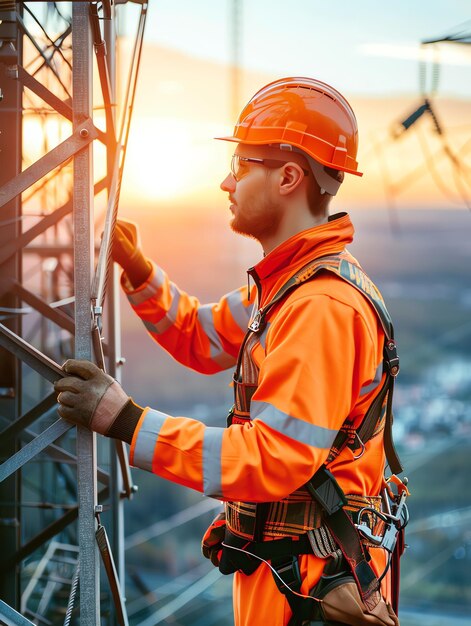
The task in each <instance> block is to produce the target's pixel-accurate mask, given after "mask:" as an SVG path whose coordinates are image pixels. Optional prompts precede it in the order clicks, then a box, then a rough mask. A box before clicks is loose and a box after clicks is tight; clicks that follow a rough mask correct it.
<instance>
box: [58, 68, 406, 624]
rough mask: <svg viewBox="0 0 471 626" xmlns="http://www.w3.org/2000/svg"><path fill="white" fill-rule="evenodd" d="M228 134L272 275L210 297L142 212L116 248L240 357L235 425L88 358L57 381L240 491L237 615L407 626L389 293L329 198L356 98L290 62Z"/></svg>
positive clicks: (64, 409)
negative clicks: (172, 411) (145, 398)
mask: <svg viewBox="0 0 471 626" xmlns="http://www.w3.org/2000/svg"><path fill="white" fill-rule="evenodd" d="M222 139H225V140H228V141H232V142H234V143H235V144H236V146H235V152H234V156H233V159H232V164H231V172H230V174H228V176H227V177H226V178H225V179H224V181H223V182H222V183H221V189H222V190H223V191H225V192H227V194H228V196H229V200H230V203H231V204H230V210H231V212H232V214H233V217H232V223H231V226H232V229H233V230H234V231H236V232H238V233H241V234H244V235H248V236H249V237H253V238H255V239H256V240H258V241H259V242H260V244H261V246H262V248H263V252H264V257H263V259H262V260H261V261H260V262H259V263H258V264H257V265H256V266H255V267H254V268H251V269H250V270H249V276H250V278H251V279H252V280H253V281H254V283H255V286H256V288H255V289H254V288H252V289H249V288H248V287H242V288H240V289H237V290H235V291H233V292H231V293H229V294H228V295H226V296H224V297H223V298H222V299H221V300H220V301H219V302H218V303H216V304H210V305H201V304H200V303H199V302H198V301H197V300H196V299H195V298H193V297H190V296H188V295H187V294H186V293H184V292H182V291H181V290H179V289H178V287H177V286H176V285H175V284H174V283H172V282H170V281H169V279H168V277H167V276H166V274H165V273H164V272H163V271H162V270H161V269H160V268H159V267H157V266H156V265H155V264H153V263H152V262H150V261H149V260H148V259H146V258H145V257H144V255H143V253H142V251H141V250H140V248H139V246H138V245H137V231H136V229H135V227H134V226H133V225H130V224H129V223H124V222H120V223H118V227H117V234H116V240H115V244H114V253H113V254H114V258H115V260H117V261H118V262H119V263H120V264H121V266H122V267H123V270H124V272H123V276H122V285H123V288H124V290H125V291H126V293H127V295H128V298H129V301H130V303H131V305H132V307H133V308H134V310H135V311H136V313H137V314H138V315H139V316H140V317H141V319H142V320H143V322H144V325H145V327H146V328H147V330H148V332H149V333H150V335H151V336H152V338H153V339H155V340H156V341H157V342H158V343H159V344H160V345H161V346H162V347H164V348H165V349H166V350H168V351H169V352H170V354H172V355H173V356H174V357H175V358H176V359H177V360H179V361H180V362H181V363H183V364H184V365H186V366H188V367H191V368H193V369H195V370H197V371H200V372H203V373H206V374H209V373H214V372H218V371H221V370H223V369H228V368H233V367H234V366H236V371H235V374H234V390H235V404H234V407H233V409H232V411H231V413H230V415H229V418H228V424H229V425H228V427H227V428H223V427H221V428H215V427H207V426H205V425H204V424H202V423H200V422H198V421H196V420H193V419H189V418H186V417H171V416H168V415H166V414H164V413H161V412H159V411H158V410H155V409H151V408H146V409H143V408H142V407H140V406H138V405H136V404H135V403H134V402H133V401H132V400H131V399H130V398H129V397H128V396H127V394H126V393H125V392H124V391H123V390H122V388H121V387H120V386H119V385H118V383H117V382H116V381H114V380H113V379H111V378H110V377H109V376H107V375H105V374H103V373H102V372H101V371H100V370H99V369H98V368H97V367H96V366H94V365H93V364H91V363H88V362H85V361H75V360H70V361H67V362H66V363H65V365H64V370H65V371H66V373H67V374H69V376H68V377H66V378H64V379H62V380H60V381H58V382H57V384H56V390H57V391H58V392H59V395H58V401H59V402H60V405H61V406H60V408H59V413H60V415H61V416H62V417H64V418H65V419H68V420H71V421H74V422H76V423H79V424H83V425H86V426H88V427H90V428H92V429H93V430H95V431H97V432H100V433H102V434H104V435H106V436H110V437H114V438H118V439H122V440H124V441H127V442H128V443H129V444H131V453H130V460H131V463H132V464H134V465H135V466H137V467H141V468H143V469H146V470H148V471H151V472H154V473H155V474H158V475H160V476H162V477H164V478H167V479H168V480H171V481H173V482H176V483H179V484H182V485H186V486H188V487H191V488H193V489H196V490H198V491H200V492H203V493H204V494H205V495H207V496H210V497H213V498H218V499H220V500H223V501H224V502H225V514H224V515H220V516H218V518H216V520H215V521H214V523H213V524H212V526H211V527H210V528H209V529H208V531H207V533H206V535H205V537H204V540H203V552H204V554H205V556H207V557H208V558H210V559H211V560H212V562H213V563H214V564H215V565H217V566H219V567H220V569H221V571H222V572H223V573H231V572H234V571H235V576H234V613H235V623H236V625H237V626H249V625H250V626H253V625H254V624H260V625H262V624H263V625H265V624H271V625H273V626H275V625H280V626H282V625H283V626H284V625H286V624H290V625H294V624H308V623H312V624H382V625H383V626H394V625H397V624H398V621H397V618H396V616H395V614H394V611H393V610H392V608H391V606H390V605H389V601H390V599H391V590H390V585H389V572H388V573H387V574H384V572H385V571H386V570H387V563H386V561H387V556H386V551H385V550H384V549H383V548H382V547H378V545H379V544H380V543H381V541H378V540H377V539H378V537H380V536H381V532H383V533H384V535H385V534H386V531H385V528H390V529H392V530H394V527H393V526H392V525H391V524H389V523H388V519H389V518H386V517H385V516H384V515H383V518H381V517H380V514H381V493H382V491H383V489H384V486H385V483H384V479H383V471H384V466H385V446H384V445H383V433H384V432H386V435H387V439H389V427H390V422H391V417H390V406H388V405H387V400H388V398H389V400H391V395H392V380H393V376H394V375H395V374H396V373H397V370H398V366H397V363H398V362H397V355H396V353H395V344H394V341H393V340H392V327H391V326H390V320H389V317H388V315H387V311H386V309H385V308H384V304H383V302H382V299H381V296H380V295H379V293H378V292H377V290H376V288H375V287H374V285H373V284H372V283H371V281H369V279H368V278H367V277H366V276H365V275H364V274H363V272H362V270H361V268H360V267H359V266H358V263H357V262H356V261H355V259H354V258H353V257H351V255H350V254H349V253H348V252H347V251H346V250H345V246H346V245H348V244H349V243H350V242H351V241H352V238H353V226H352V224H351V222H350V219H349V217H348V215H347V214H345V213H340V214H337V215H333V216H331V217H329V215H328V209H329V204H330V201H331V199H332V197H333V196H334V195H335V194H336V193H337V190H338V188H339V187H340V184H341V183H342V181H343V177H344V173H351V174H355V175H361V174H360V173H359V172H358V171H357V162H356V160H355V159H356V153H357V125H356V120H355V116H354V113H353V111H352V109H351V107H350V105H349V104H348V102H347V101H346V100H345V98H343V96H342V95H341V94H340V93H338V92H337V91H336V90H335V89H333V88H332V87H330V86H329V85H326V84H324V83H322V82H320V81H317V80H314V79H309V78H287V79H282V80H279V81H275V82H274V83H271V84H269V85H267V86H266V87H264V88H263V89H261V90H260V91H259V92H257V94H255V96H254V97H253V98H252V99H251V101H250V102H249V103H248V104H247V106H246V107H245V108H244V110H243V111H242V114H241V116H240V118H239V120H238V122H237V124H236V127H235V130H234V135H233V136H231V137H224V138H222ZM288 281H289V282H288ZM255 301H256V306H254V303H255ZM248 326H249V330H247V327H248ZM385 338H386V343H385ZM385 345H387V346H388V351H385V350H386V349H385ZM385 354H386V356H384V355H385ZM157 388H158V386H157ZM156 400H157V401H158V393H157V398H156ZM387 448H388V449H389V452H388V461H389V464H390V465H391V461H390V460H389V458H390V457H391V458H392V459H393V461H392V465H393V466H395V467H398V466H399V464H398V462H396V458H395V457H394V449H393V448H392V446H391V445H389V446H387ZM387 451H388V450H387ZM326 469H328V470H329V471H326ZM399 469H400V467H399ZM329 472H330V473H329ZM389 491H390V490H389ZM401 493H402V492H401ZM345 494H346V495H345ZM393 503H394V501H393ZM353 521H354V522H355V523H356V524H358V525H359V526H360V528H363V534H361V533H360V532H358V531H357V530H356V528H355V526H353V523H352V522H353ZM380 527H381V528H382V531H381V528H380ZM367 536H369V537H370V539H371V538H372V537H376V542H375V541H373V540H368V539H366V537H367ZM394 537H395V535H394ZM393 543H394V541H393V542H392V543H391V544H390V545H389V551H390V552H392V551H393ZM323 573H324V575H323V577H322V578H321V575H322V574H323ZM378 578H379V579H382V580H381V586H380V580H378ZM379 590H380V591H379ZM385 599H386V601H388V602H385ZM330 620H332V621H330Z"/></svg>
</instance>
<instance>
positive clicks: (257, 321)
mask: <svg viewBox="0 0 471 626" xmlns="http://www.w3.org/2000/svg"><path fill="white" fill-rule="evenodd" d="M261 321H262V310H261V309H259V310H258V311H257V313H256V315H255V317H254V318H253V320H252V322H251V323H250V325H249V328H250V330H252V331H253V332H254V333H256V332H257V331H258V330H259V328H260V323H261Z"/></svg>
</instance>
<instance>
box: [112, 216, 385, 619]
mask: <svg viewBox="0 0 471 626" xmlns="http://www.w3.org/2000/svg"><path fill="white" fill-rule="evenodd" d="M353 232H354V231H353V226H352V224H351V221H350V219H349V217H348V215H346V214H338V215H336V216H333V217H332V218H330V220H329V222H327V223H325V224H322V225H320V226H316V227H314V228H311V229H309V230H306V231H303V232H301V233H298V234H296V235H294V236H293V237H291V238H290V239H288V240H287V241H285V242H284V243H282V244H281V245H280V246H278V247H277V248H275V249H274V250H273V251H272V252H271V253H270V254H268V255H267V256H266V257H265V258H264V259H263V260H262V261H260V262H259V263H258V264H257V265H256V266H255V268H253V270H252V272H251V275H252V276H253V277H254V278H255V282H256V284H257V291H258V303H257V304H258V306H263V305H264V304H265V303H267V302H268V301H269V300H270V299H271V298H272V297H273V296H274V295H275V293H276V292H277V291H278V289H279V288H280V287H281V286H282V285H283V284H284V283H285V282H286V281H287V280H288V278H289V277H290V276H292V275H293V274H295V273H296V272H297V271H298V270H299V269H301V268H302V267H303V266H304V265H306V263H308V262H309V261H311V260H313V259H315V258H318V257H320V256H324V255H327V254H334V253H338V252H341V251H342V250H344V248H345V246H346V245H348V244H349V243H350V242H351V241H352V239H353ZM123 286H124V288H125V291H126V292H127V295H128V298H129V301H130V303H131V305H132V307H133V308H134V310H135V311H136V313H137V314H138V315H139V317H140V318H141V319H142V320H143V322H144V325H145V327H146V329H147V330H148V332H149V333H150V335H151V336H152V338H153V339H155V340H156V341H157V342H158V343H159V344H160V345H161V346H162V347H164V348H165V349H166V350H167V351H168V352H169V353H170V354H171V355H172V356H174V357H175V358H176V359H177V360H178V361H180V362H181V363H183V364H184V365H186V366H188V367H191V368H193V369H195V370H197V371H199V372H203V373H205V374H210V373H214V372H218V371H221V370H224V369H227V368H230V367H233V366H234V365H235V363H236V360H237V355H238V351H239V347H240V344H241V341H242V339H243V337H244V335H245V332H246V329H247V325H248V323H249V321H250V318H251V315H252V314H253V312H254V294H252V298H250V299H249V295H248V290H247V288H246V287H243V288H240V289H237V290H235V291H233V292H231V293H229V294H228V295H226V296H224V297H223V298H222V299H221V300H220V301H219V302H218V303H215V304H207V305H201V304H200V303H199V302H198V300H197V299H196V298H194V297H191V296H189V295H187V294H186V293H184V292H182V291H181V290H179V289H178V287H177V286H176V285H175V284H173V283H172V282H170V281H169V279H168V277H167V276H166V274H165V273H164V272H163V271H162V270H161V269H160V268H157V267H154V270H153V272H152V274H151V275H150V277H149V279H148V280H147V282H146V283H144V284H143V285H142V286H140V287H139V288H138V289H135V290H132V289H131V288H130V286H129V285H127V284H126V281H125V280H123ZM252 291H255V290H252ZM267 320H268V324H267V326H266V328H265V330H264V332H263V333H262V334H261V336H260V341H259V342H258V343H257V344H256V345H255V347H254V349H253V354H252V356H253V360H254V362H255V363H256V365H257V366H258V369H259V372H260V373H259V381H258V388H257V390H256V391H255V393H254V395H253V397H252V402H251V418H252V421H251V422H250V423H248V424H245V425H239V424H234V425H233V426H231V427H229V428H224V427H223V425H221V427H220V428H218V427H209V426H205V425H204V424H203V423H201V422H199V421H197V420H194V419H190V418H187V417H172V416H169V415H166V414H164V413H162V412H160V411H157V410H154V409H151V408H146V409H145V411H144V412H143V414H142V416H141V419H140V421H139V423H138V426H137V427H136V430H135V432H134V437H133V441H132V445H131V458H130V460H131V463H132V464H133V465H135V466H137V467H140V468H143V469H146V470H149V471H151V472H154V473H155V474H158V475H160V476H162V477H163V478H166V479H169V480H171V481H174V482H177V483H180V484H182V485H185V486H187V487H191V488H193V489H196V490H198V491H200V492H202V493H204V494H205V495H207V496H210V497H213V498H217V499H220V500H226V501H246V502H254V503H255V502H273V501H278V500H282V499H283V498H286V497H287V496H288V495H289V494H291V493H292V492H294V491H295V490H297V489H298V488H300V487H301V486H302V485H304V484H305V483H306V482H307V481H308V480H309V479H310V478H311V477H312V475H313V474H314V472H315V471H316V470H317V469H318V468H319V467H320V466H321V465H322V464H323V463H324V461H325V460H326V458H327V455H328V453H329V450H330V447H331V445H332V443H333V441H334V438H335V436H336V434H337V432H338V430H339V429H340V427H341V426H342V424H343V423H344V421H345V420H346V419H347V417H348V418H350V419H353V420H354V421H355V424H358V423H359V422H360V421H361V419H362V417H363V415H364V414H365V412H366V410H367V408H368V407H369V405H370V403H371V401H372V399H373V397H374V395H375V393H376V392H377V390H378V389H379V387H378V385H379V383H380V381H381V375H382V358H383V357H382V353H383V342H384V335H383V331H382V328H381V325H380V323H379V321H378V319H377V315H376V314H375V312H374V310H373V308H372V306H371V305H370V304H369V302H368V301H367V299H366V298H365V297H364V296H363V295H362V294H361V293H360V292H359V291H358V290H356V289H355V288H354V287H352V286H351V285H350V284H348V283H346V282H345V281H343V280H342V279H341V278H339V277H337V276H335V275H333V274H331V273H329V272H323V273H321V274H319V275H318V276H317V277H316V278H315V279H314V280H311V281H308V282H306V283H304V284H302V285H301V286H300V287H298V288H297V289H296V290H294V291H293V292H292V293H291V294H290V295H289V296H288V297H287V298H286V299H285V300H283V301H282V303H281V304H280V305H277V306H275V307H274V308H273V309H272V311H270V313H269V314H268V316H267ZM384 464H385V456H384V450H383V436H382V432H380V433H379V434H377V435H376V436H374V437H372V438H371V439H370V441H368V443H367V444H366V450H365V452H364V454H363V455H362V456H361V457H360V458H358V459H354V456H353V452H352V450H350V448H348V447H346V448H344V450H343V451H342V452H341V454H340V455H339V456H338V457H337V458H336V459H335V460H334V461H333V462H332V463H331V464H330V465H329V469H330V470H331V471H332V473H333V474H334V475H335V477H336V478H337V480H338V482H339V484H340V486H341V487H342V488H343V490H344V492H345V493H347V494H361V495H367V496H370V495H374V496H376V495H378V494H379V493H380V490H381V488H382V486H383V484H382V481H383V469H384ZM373 552H374V553H375V554H374V555H373V566H374V567H375V569H376V570H377V571H381V568H382V563H383V562H384V558H383V554H382V550H373ZM301 565H302V567H301V569H302V572H303V573H304V575H305V577H306V581H305V588H304V587H303V591H305V592H307V591H308V587H312V586H313V585H314V584H315V582H316V581H317V580H318V578H319V576H320V574H321V572H322V568H323V565H324V563H323V562H322V560H320V559H317V558H316V557H314V556H312V555H310V556H307V555H306V556H305V557H301ZM265 570H266V567H263V568H259V570H257V572H255V574H253V575H252V576H250V577H246V576H244V575H243V574H239V573H238V574H237V575H236V592H235V604H236V622H237V624H245V623H246V624H255V623H260V624H262V623H271V622H269V621H265V622H264V621H263V619H262V618H261V617H258V618H257V619H260V621H257V620H256V619H254V617H253V614H252V617H247V615H249V616H250V614H251V613H250V607H252V608H253V609H255V607H256V611H257V615H259V616H260V612H261V614H262V615H263V602H262V600H261V599H260V597H259V594H258V593H256V592H255V591H254V590H253V584H254V583H255V582H257V585H267V586H268V587H269V588H270V589H271V588H272V587H273V590H274V591H273V594H275V596H276V598H275V597H274V598H272V599H271V600H270V601H269V602H270V603H271V604H267V606H266V610H267V613H266V615H267V616H268V615H272V611H273V608H274V606H275V605H276V603H281V604H280V606H279V609H280V610H281V611H282V613H283V612H284V613H285V614H286V618H285V622H283V621H280V622H279V623H280V624H281V623H286V622H287V620H288V619H289V608H287V603H286V602H285V600H284V596H282V595H281V594H280V593H279V592H278V590H277V589H276V587H275V586H274V583H273V580H272V577H271V575H270V574H269V572H268V576H267V571H265ZM269 579H270V580H269ZM244 581H245V582H244ZM269 595H270V594H269ZM278 596H279V598H278ZM267 602H268V601H267ZM273 603H275V604H273ZM241 605H243V606H244V607H245V608H244V609H241V608H240V606H241ZM237 607H238V608H237ZM241 611H242V612H241ZM247 612H248V613H247ZM277 623H278V622H277Z"/></svg>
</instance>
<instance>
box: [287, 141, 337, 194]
mask: <svg viewBox="0 0 471 626" xmlns="http://www.w3.org/2000/svg"><path fill="white" fill-rule="evenodd" d="M279 148H280V150H285V151H287V152H297V153H298V154H302V155H303V156H305V157H306V158H307V160H308V163H309V166H310V168H311V172H312V174H313V176H314V178H315V179H316V182H317V184H318V185H319V187H320V192H321V195H323V194H325V193H328V194H329V195H330V196H335V195H336V194H337V191H338V190H339V187H340V185H341V184H342V183H341V182H340V181H338V180H336V179H335V178H333V177H332V176H331V175H330V174H328V173H327V172H326V171H325V168H324V166H323V165H322V164H321V163H319V161H316V160H315V159H313V158H312V156H310V155H309V154H307V152H304V150H301V149H300V148H297V147H296V146H292V145H291V144H287V143H280V144H279Z"/></svg>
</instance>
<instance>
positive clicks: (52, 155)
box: [0, 119, 98, 207]
mask: <svg viewBox="0 0 471 626" xmlns="http://www.w3.org/2000/svg"><path fill="white" fill-rule="evenodd" d="M97 137H98V131H97V129H96V128H95V126H94V125H93V122H92V120H91V119H87V120H85V121H84V122H83V123H82V124H79V128H77V130H75V131H74V132H73V133H72V135H70V137H68V138H67V139H66V140H65V141H63V142H62V143H60V144H59V145H58V146H56V147H55V148H53V149H52V150H51V151H50V152H48V153H47V154H45V155H44V156H43V157H41V158H40V159H38V160H37V161H36V162H35V163H33V164H32V165H30V166H29V167H28V168H26V169H25V170H24V171H23V172H21V174H18V176H15V177H14V178H12V179H10V180H9V181H8V182H6V183H5V184H4V185H3V186H2V187H0V207H2V206H4V205H5V204H7V202H10V201H11V200H13V198H15V197H16V196H17V195H19V194H20V193H22V192H23V191H25V189H28V187H31V185H34V183H36V182H37V181H38V180H40V179H41V178H42V177H43V176H45V175H46V174H47V173H48V172H50V171H51V170H53V169H54V168H56V167H57V166H58V165H60V164H61V163H63V162H64V161H67V160H68V159H70V158H72V157H73V156H74V155H76V154H77V152H80V150H83V149H84V148H86V147H87V146H88V145H89V144H90V143H91V142H92V141H93V140H94V139H96V138H97Z"/></svg>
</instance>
